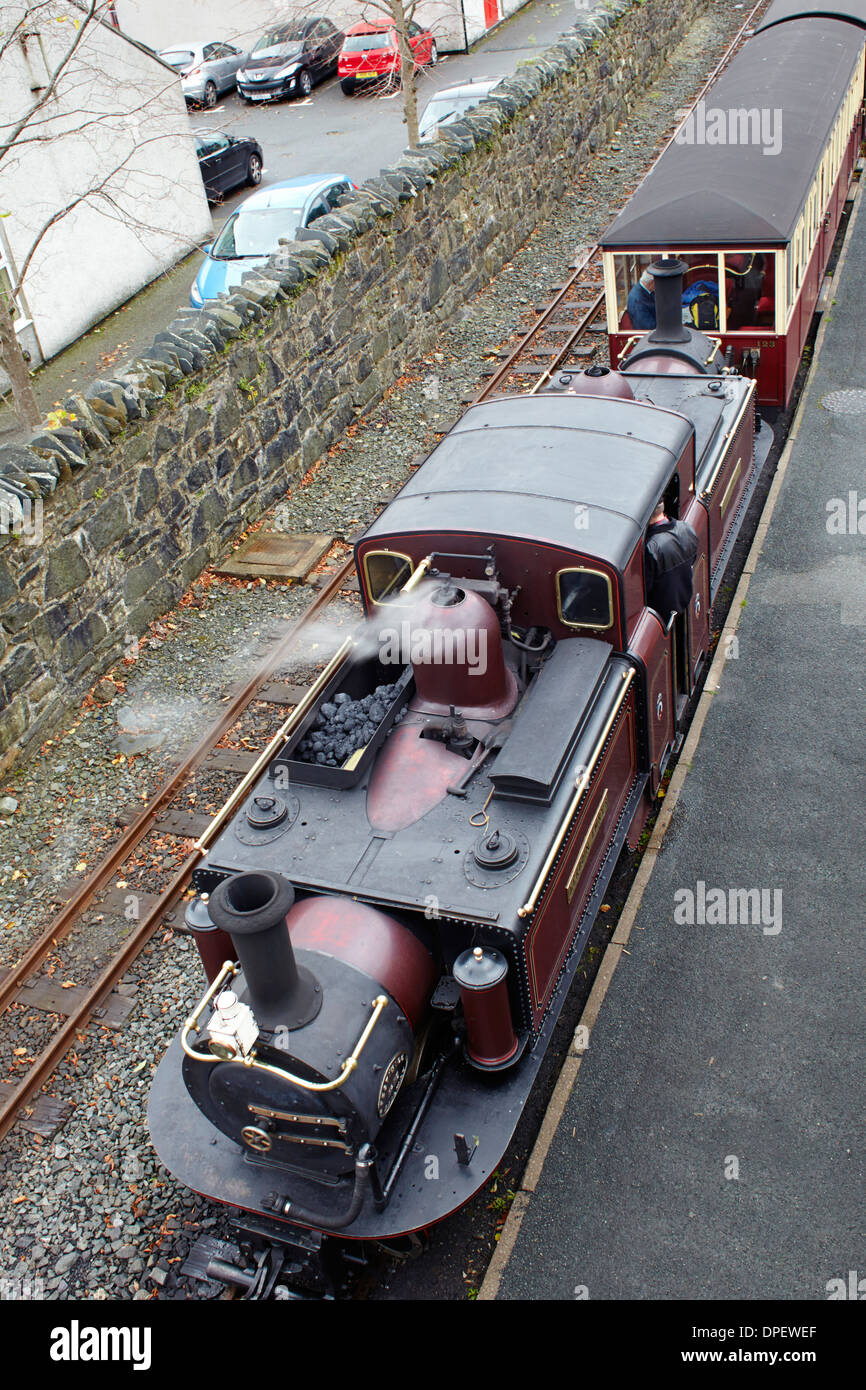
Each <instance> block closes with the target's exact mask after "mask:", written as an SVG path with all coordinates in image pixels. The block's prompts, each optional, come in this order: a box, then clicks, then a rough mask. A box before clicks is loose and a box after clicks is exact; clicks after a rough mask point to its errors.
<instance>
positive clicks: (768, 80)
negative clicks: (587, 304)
mask: <svg viewBox="0 0 866 1390" xmlns="http://www.w3.org/2000/svg"><path fill="white" fill-rule="evenodd" d="M863 42H864V36H863V33H862V31H861V30H860V29H859V28H857V27H855V26H854V25H851V24H846V23H843V22H841V21H840V20H834V19H806V20H803V21H802V23H798V24H795V25H791V26H790V27H788V26H786V25H781V26H774V27H773V28H771V29H768V30H764V31H763V32H762V33H759V34H756V35H755V36H754V38H752V39H750V40H749V42H748V43H747V44H746V45H745V47H744V48H743V49H742V50H741V52H740V53H739V54H737V56H736V57H735V58H734V60H733V62H732V63H731V65H730V67H729V68H727V70H726V71H725V72H724V73H723V74H722V76H721V77H720V78H719V80H718V82H717V83H716V84H715V85H714V86H713V87H712V88H711V89H710V91H709V92H708V94H707V96H706V98H705V101H704V113H705V114H709V113H710V112H711V111H721V112H723V113H725V116H726V117H727V115H728V113H730V112H733V113H740V112H748V111H754V110H756V109H757V108H760V109H762V110H764V111H765V112H767V113H770V115H771V116H772V113H773V112H775V111H780V112H781V113H782V115H781V148H780V149H779V151H778V153H776V154H765V153H764V146H763V145H762V144H760V143H745V144H732V143H727V144H707V143H703V144H699V143H693V144H685V143H679V144H678V143H676V141H674V142H672V143H671V144H670V145H668V147H667V149H666V150H665V151H664V152H663V154H662V155H661V157H660V159H659V160H658V161H657V163H656V164H655V165H654V166H653V167H652V169H651V170H650V171H649V173H648V174H647V176H646V177H645V179H644V180H643V182H642V183H641V184H640V185H639V187H638V188H637V190H636V191H635V193H634V195H633V197H632V198H630V199H629V202H628V204H627V206H626V207H625V208H624V209H623V211H622V212H621V213H620V215H619V217H617V218H616V220H615V221H614V222H613V223H612V224H611V226H610V227H609V228H608V230H607V232H606V233H605V235H604V236H603V237H602V238H601V245H602V247H603V248H604V250H606V251H612V250H616V249H618V248H620V247H623V248H625V247H629V248H632V249H642V248H647V249H649V250H652V251H655V250H659V249H662V248H665V249H669V248H676V249H684V248H686V247H688V246H702V247H708V246H739V247H748V246H766V245H778V244H779V243H787V242H788V241H790V239H791V236H792V234H793V232H794V229H795V227H796V225H797V220H798V218H799V216H800V213H801V211H802V208H803V202H804V199H805V196H806V193H807V191H808V189H809V187H810V185H811V183H812V181H813V179H814V177H815V174H816V171H817V169H818V166H819V163H820V161H821V158H822V156H823V153H824V150H825V149H826V147H827V144H828V141H829V139H830V135H831V133H832V130H833V126H834V124H835V122H836V119H837V117H838V114H839V108H840V106H841V104H842V100H843V97H844V95H845V92H846V90H847V89H848V87H849V85H850V83H851V81H852V79H853V77H854V74H855V72H856V70H857V64H858V62H859V59H860V53H861V50H862V47H863ZM696 119H697V118H696ZM773 119H774V120H775V121H776V122H778V120H779V118H778V117H773ZM692 129H693V133H695V134H696V135H697V134H699V133H700V132H699V131H697V130H696V128H695V127H694V126H693V128H692Z"/></svg>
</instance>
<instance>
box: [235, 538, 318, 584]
mask: <svg viewBox="0 0 866 1390" xmlns="http://www.w3.org/2000/svg"><path fill="white" fill-rule="evenodd" d="M332 542H333V537H332V536H319V535H309V536H307V535H299V534H292V533H289V532H287V531H257V532H256V533H255V534H254V535H252V536H250V537H249V539H248V540H245V541H244V542H243V544H242V545H239V546H238V548H237V550H235V551H233V552H232V554H231V555H230V556H229V557H228V558H227V559H225V560H221V561H220V562H219V563H218V564H216V565H214V569H215V570H216V572H217V573H218V574H231V575H238V576H242V577H243V578H244V579H294V580H301V579H306V577H307V575H308V574H309V572H310V570H311V569H312V568H313V566H314V565H317V564H318V563H319V561H320V560H321V558H322V556H323V555H326V554H327V552H328V550H329V549H330V547H331V544H332Z"/></svg>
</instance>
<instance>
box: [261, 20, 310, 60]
mask: <svg viewBox="0 0 866 1390" xmlns="http://www.w3.org/2000/svg"><path fill="white" fill-rule="evenodd" d="M303 41H304V31H303V26H302V25H300V24H290V25H288V26H287V27H286V28H285V29H269V30H268V32H267V33H266V34H262V37H261V38H260V39H257V40H256V42H255V44H254V45H253V47H252V48H251V49H250V52H251V53H255V54H257V55H258V57H262V55H264V54H267V53H279V52H281V51H282V49H284V48H286V47H288V46H290V45H291V47H293V48H299V47H300V45H301V44H302V43H303Z"/></svg>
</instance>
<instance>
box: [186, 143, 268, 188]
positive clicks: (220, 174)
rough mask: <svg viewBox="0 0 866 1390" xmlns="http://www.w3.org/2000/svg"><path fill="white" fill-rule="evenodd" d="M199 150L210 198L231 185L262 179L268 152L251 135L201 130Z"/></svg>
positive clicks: (204, 179) (254, 184)
mask: <svg viewBox="0 0 866 1390" xmlns="http://www.w3.org/2000/svg"><path fill="white" fill-rule="evenodd" d="M195 152H196V154H197V155H198V167H199V168H200V169H201V176H202V180H203V182H204V188H205V193H206V194H207V196H208V202H211V203H213V202H216V201H217V200H218V199H219V198H220V197H221V196H222V194H223V193H228V191H229V189H231V188H237V187H238V185H239V184H242V183H249V184H252V185H253V187H256V185H258V184H260V183H261V181H262V169H263V167H264V156H263V154H262V147H261V145H260V144H259V142H258V140H253V139H252V137H251V136H244V135H227V134H226V132H225V131H223V130H197V131H196V132H195Z"/></svg>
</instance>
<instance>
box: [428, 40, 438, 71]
mask: <svg viewBox="0 0 866 1390" xmlns="http://www.w3.org/2000/svg"><path fill="white" fill-rule="evenodd" d="M438 62H439V49H438V48H437V47H436V40H435V39H434V40H433V42H432V43H431V45H430V66H431V68H432V67H435V66H436V64H437V63H438Z"/></svg>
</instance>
